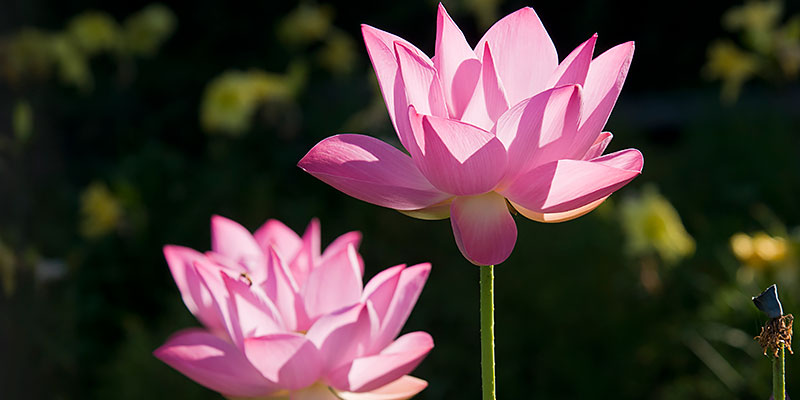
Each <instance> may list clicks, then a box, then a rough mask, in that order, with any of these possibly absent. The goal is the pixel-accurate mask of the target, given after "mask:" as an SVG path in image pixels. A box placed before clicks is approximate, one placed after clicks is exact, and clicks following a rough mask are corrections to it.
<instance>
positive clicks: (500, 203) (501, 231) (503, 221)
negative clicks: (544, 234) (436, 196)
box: [450, 192, 517, 265]
mask: <svg viewBox="0 0 800 400" xmlns="http://www.w3.org/2000/svg"><path fill="white" fill-rule="evenodd" d="M450 222H451V225H452V226H453V234H454V235H455V238H456V244H457V245H458V249H459V250H461V254H463V255H464V257H465V258H466V259H467V260H469V261H470V262H472V263H473V264H477V265H496V264H500V263H501V262H503V261H505V260H506V258H508V256H509V255H511V251H512V250H514V244H515V243H516V242H517V225H516V224H515V223H514V218H513V217H512V216H511V214H509V212H508V207H507V205H506V200H505V199H504V198H503V197H502V196H500V195H498V194H497V193H495V192H491V193H486V194H483V195H480V196H470V197H457V198H456V199H455V200H453V204H452V205H451V207H450Z"/></svg>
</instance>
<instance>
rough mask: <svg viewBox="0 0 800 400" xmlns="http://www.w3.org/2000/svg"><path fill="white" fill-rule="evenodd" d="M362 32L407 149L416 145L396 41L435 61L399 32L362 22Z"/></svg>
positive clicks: (385, 99)
mask: <svg viewBox="0 0 800 400" xmlns="http://www.w3.org/2000/svg"><path fill="white" fill-rule="evenodd" d="M361 32H362V34H363V35H364V43H366V45H367V52H368V53H369V58H370V60H372V66H373V67H374V68H375V75H377V77H378V84H379V85H380V87H381V92H382V93H383V99H384V101H385V102H386V108H387V109H388V110H389V117H390V118H391V120H392V123H393V124H394V127H395V130H396V131H397V135H398V137H399V138H400V142H401V143H402V144H403V146H404V147H405V148H406V149H410V148H412V147H413V146H412V144H413V140H414V139H413V136H412V132H411V127H410V126H409V124H408V104H409V103H408V100H407V99H406V88H405V84H404V83H403V77H402V76H401V74H400V69H399V64H398V61H397V57H396V54H395V51H394V43H395V42H399V43H402V44H403V46H404V47H405V48H406V49H410V50H412V51H413V52H414V54H416V55H417V57H419V58H421V59H423V60H427V63H428V64H431V65H432V63H431V61H430V60H429V59H428V57H427V56H426V55H425V53H423V52H422V51H420V50H419V49H418V48H416V47H414V45H412V44H411V43H409V42H407V41H405V40H403V39H402V38H400V37H398V36H395V35H392V34H391V33H388V32H384V31H382V30H380V29H375V28H373V27H371V26H369V25H361Z"/></svg>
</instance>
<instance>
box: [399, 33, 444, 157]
mask: <svg viewBox="0 0 800 400" xmlns="http://www.w3.org/2000/svg"><path fill="white" fill-rule="evenodd" d="M394 49H395V54H396V56H397V61H398V63H399V65H400V75H401V76H402V77H403V85H404V86H405V88H406V99H407V100H408V104H409V105H413V106H414V107H416V108H417V109H418V110H420V112H422V113H424V114H428V115H435V116H437V117H442V118H447V117H448V116H449V113H448V112H447V105H446V102H445V99H444V90H443V89H442V82H441V81H440V80H439V74H438V73H436V69H435V68H434V67H433V64H432V63H431V61H430V60H429V59H428V58H427V57H423V56H421V55H420V54H419V53H417V52H416V51H415V50H414V49H413V48H409V47H408V46H406V45H404V44H403V43H401V42H395V43H394ZM406 149H407V150H408V151H409V152H411V154H412V155H413V154H414V153H413V149H411V148H408V147H406Z"/></svg>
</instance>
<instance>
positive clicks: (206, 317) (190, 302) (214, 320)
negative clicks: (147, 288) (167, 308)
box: [164, 245, 225, 331]
mask: <svg viewBox="0 0 800 400" xmlns="http://www.w3.org/2000/svg"><path fill="white" fill-rule="evenodd" d="M164 257H165V258H166V259H167V264H169V269H170V272H172V277H173V278H174V279H175V283H176V284H177V285H178V290H180V292H181V297H182V298H183V302H184V304H186V308H188V309H189V311H190V312H191V313H192V314H194V316H195V317H197V319H198V320H200V322H201V323H203V325H205V326H206V327H207V328H208V329H210V330H214V331H219V330H224V329H225V323H224V322H223V321H222V320H221V319H220V315H219V311H218V310H217V306H216V304H215V302H214V299H213V298H212V296H211V293H210V292H209V291H208V289H207V288H206V286H205V284H204V283H203V282H202V280H201V279H200V277H199V276H198V274H197V271H196V270H195V267H194V262H195V261H198V260H204V259H205V256H204V255H203V254H202V253H199V252H197V251H194V250H192V249H190V248H188V247H181V246H172V245H168V246H164Z"/></svg>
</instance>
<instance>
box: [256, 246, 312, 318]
mask: <svg viewBox="0 0 800 400" xmlns="http://www.w3.org/2000/svg"><path fill="white" fill-rule="evenodd" d="M261 287H262V288H263V290H264V293H265V294H266V296H267V298H269V299H270V300H271V301H272V302H273V304H275V307H276V308H277V309H278V310H279V312H280V315H281V319H282V320H283V322H284V325H285V326H286V329H288V330H292V331H296V330H299V329H298V321H297V309H298V308H303V305H302V303H301V300H300V298H299V291H300V289H299V288H298V286H297V283H295V281H294V277H293V276H292V274H291V272H289V268H288V267H287V266H286V264H285V263H284V262H283V260H281V258H280V257H279V256H278V253H277V251H276V250H275V249H274V248H271V247H270V248H269V249H268V250H267V279H266V280H265V281H264V283H262V284H261ZM297 303H301V304H297Z"/></svg>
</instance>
